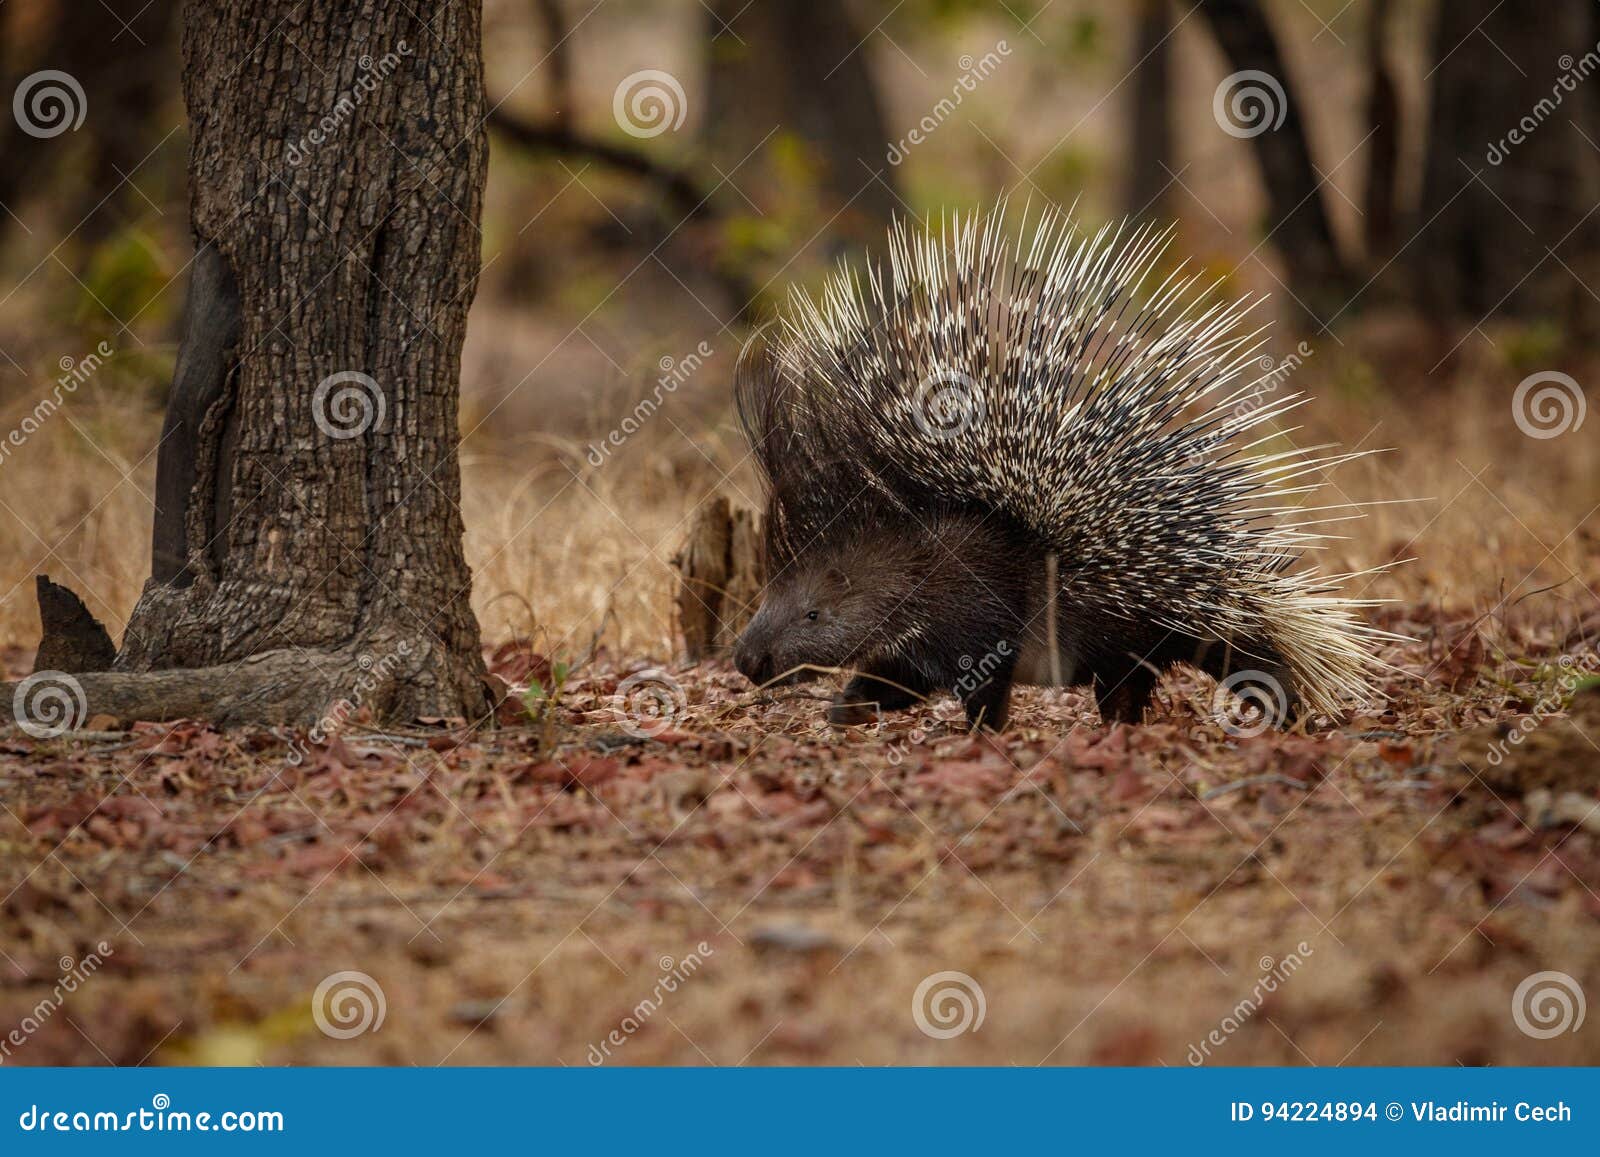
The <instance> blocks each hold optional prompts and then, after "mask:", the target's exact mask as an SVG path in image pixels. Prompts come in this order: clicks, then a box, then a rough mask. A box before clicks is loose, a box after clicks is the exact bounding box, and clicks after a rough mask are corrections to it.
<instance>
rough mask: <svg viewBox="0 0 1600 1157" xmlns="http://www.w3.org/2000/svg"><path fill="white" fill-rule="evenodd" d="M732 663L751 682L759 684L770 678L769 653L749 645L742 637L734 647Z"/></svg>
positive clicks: (770, 656) (770, 664) (770, 662)
mask: <svg viewBox="0 0 1600 1157" xmlns="http://www.w3.org/2000/svg"><path fill="white" fill-rule="evenodd" d="M733 665H734V666H735V667H737V668H738V669H739V674H741V675H743V676H744V677H745V678H746V679H748V680H750V682H752V683H756V684H761V683H765V682H766V681H767V680H768V679H770V678H772V655H771V653H770V652H767V651H763V650H760V649H758V648H755V647H751V646H749V645H747V644H746V643H745V641H744V640H743V639H741V640H739V643H738V645H737V646H736V647H735V648H734V651H733Z"/></svg>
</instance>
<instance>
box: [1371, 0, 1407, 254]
mask: <svg viewBox="0 0 1600 1157" xmlns="http://www.w3.org/2000/svg"><path fill="white" fill-rule="evenodd" d="M1391 13H1392V4H1391V0H1373V4H1372V6H1371V8H1370V9H1369V10H1368V12H1367V29H1366V41H1365V43H1366V55H1367V126H1368V130H1369V135H1368V137H1367V183H1366V190H1365V192H1364V194H1363V196H1362V219H1363V221H1364V222H1365V224H1366V228H1365V230H1364V234H1365V240H1366V251H1367V252H1366V255H1367V258H1368V260H1369V261H1374V262H1377V261H1382V260H1383V259H1384V258H1386V257H1388V256H1389V254H1390V252H1392V251H1393V249H1394V244H1395V236H1394V231H1395V201H1396V198H1397V197H1398V196H1399V184H1398V182H1399V174H1400V89H1399V86H1398V85H1397V84H1396V83H1395V78H1394V68H1393V66H1392V65H1391V64H1390V62H1389V51H1388V48H1389V18H1390V15H1391Z"/></svg>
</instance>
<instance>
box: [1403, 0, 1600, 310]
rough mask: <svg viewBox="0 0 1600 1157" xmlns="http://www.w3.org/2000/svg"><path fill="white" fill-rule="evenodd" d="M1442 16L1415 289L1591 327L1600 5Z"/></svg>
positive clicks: (1564, 1) (1474, 6) (1457, 8)
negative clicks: (1598, 9) (1534, 13)
mask: <svg viewBox="0 0 1600 1157" xmlns="http://www.w3.org/2000/svg"><path fill="white" fill-rule="evenodd" d="M1436 19H1437V23H1436V24H1435V27H1434V59H1435V61H1436V62H1437V63H1436V65H1435V69H1436V71H1435V73H1434V78H1433V101H1432V114H1431V121H1430V125H1429V135H1428V146H1427V155H1426V158H1425V162H1424V171H1423V187H1422V203H1421V205H1420V206H1419V208H1418V214H1417V215H1418V220H1417V222H1416V226H1417V228H1418V229H1419V230H1420V232H1419V234H1418V236H1417V238H1416V240H1415V241H1414V242H1413V243H1412V244H1411V245H1410V246H1409V248H1408V253H1407V256H1408V259H1409V265H1410V270H1411V274H1412V280H1413V283H1414V285H1415V288H1416V292H1417V296H1418V298H1419V300H1420V301H1421V303H1422V305H1423V307H1424V309H1426V310H1427V311H1428V312H1429V313H1430V314H1432V315H1433V316H1434V317H1435V318H1437V319H1438V320H1440V321H1445V320H1457V321H1465V322H1468V323H1471V322H1476V321H1478V320H1479V319H1482V318H1485V317H1487V316H1488V315H1490V314H1492V313H1494V314H1501V315H1504V316H1512V317H1528V318H1543V319H1552V320H1558V321H1563V322H1566V323H1568V324H1569V325H1571V326H1572V327H1573V328H1574V329H1577V330H1580V331H1582V332H1584V333H1586V334H1589V335H1592V334H1593V333H1594V332H1595V331H1596V328H1597V326H1600V308H1597V305H1596V302H1595V300H1594V297H1593V295H1592V293H1590V292H1589V290H1588V289H1586V288H1585V286H1584V283H1585V282H1587V283H1588V284H1593V283H1594V281H1595V277H1596V275H1597V274H1600V221H1597V220H1596V217H1595V216H1594V215H1592V214H1593V207H1594V205H1595V202H1596V201H1597V200H1600V153H1597V152H1596V151H1595V143H1596V142H1600V115H1597V112H1600V108H1597V106H1600V94H1597V93H1596V92H1595V85H1596V83H1597V78H1596V77H1595V76H1594V75H1593V73H1594V70H1595V69H1596V68H1597V67H1600V62H1597V60H1596V56H1595V51H1594V50H1595V41H1596V39H1597V37H1600V16H1597V14H1596V10H1595V6H1594V5H1593V4H1592V3H1588V2H1587V0H1548V2H1547V3H1544V4H1541V5H1540V6H1539V16H1538V18H1537V19H1531V18H1530V16H1529V13H1528V12H1527V11H1525V10H1524V8H1523V7H1522V6H1520V5H1515V4H1506V5H1498V4H1496V3H1495V2H1494V0H1453V2H1452V3H1449V4H1441V5H1439V8H1438V14H1437V18H1436ZM1551 250H1553V251H1554V256H1552V255H1551V252H1550V251H1551ZM1563 265H1565V268H1564V267H1563Z"/></svg>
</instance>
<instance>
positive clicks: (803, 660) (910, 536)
mask: <svg viewBox="0 0 1600 1157" xmlns="http://www.w3.org/2000/svg"><path fill="white" fill-rule="evenodd" d="M840 521H841V523H843V524H846V525H847V526H848V529H844V530H843V531H842V532H841V533H840V534H839V535H838V536H837V537H835V536H831V535H830V536H827V538H828V541H826V542H818V543H815V544H813V545H812V546H810V547H809V548H807V549H805V550H802V551H800V552H799V553H798V554H797V555H796V556H795V557H794V558H793V559H792V560H791V561H790V562H789V563H788V564H787V565H786V566H784V567H783V568H782V569H780V570H779V572H778V573H777V574H775V575H774V576H773V578H772V581H771V582H770V584H769V587H768V590H767V595H766V599H765V601H764V602H763V604H762V607H761V609H760V611H759V612H758V613H757V614H756V617H755V618H754V619H753V620H752V621H751V623H750V625H749V626H748V627H746V629H745V631H744V632H743V634H742V635H741V636H740V638H739V641H738V645H737V647H736V651H735V660H736V663H737V665H738V667H739V670H740V671H741V672H742V673H743V674H744V675H745V676H746V677H747V678H749V679H750V680H752V681H753V682H756V683H770V682H774V681H787V680H793V679H797V678H802V677H804V676H805V674H806V671H805V670H804V668H806V667H807V666H813V667H823V668H839V667H843V668H850V669H853V670H854V671H855V672H856V674H855V675H854V677H853V678H851V680H850V681H849V683H848V684H847V685H846V686H845V688H844V689H843V690H842V691H841V692H840V694H839V696H838V697H837V698H836V699H835V700H834V704H833V706H832V708H831V709H830V711H829V717H830V718H831V719H833V720H834V721H835V722H839V723H862V722H867V721H869V720H870V719H872V718H873V717H874V716H875V714H876V712H877V711H878V710H880V709H882V710H895V709H902V708H905V707H907V706H910V704H911V703H912V702H914V701H915V700H916V699H918V698H922V697H924V696H927V695H930V694H933V693H936V692H941V691H953V692H955V693H956V694H957V695H958V696H959V697H960V698H961V700H962V702H963V704H964V706H965V708H966V712H967V717H968V719H969V720H970V721H971V722H972V723H973V724H974V725H975V726H976V725H981V726H984V727H989V728H993V729H995V730H1000V729H1002V728H1004V727H1005V724H1006V720H1007V717H1008V707H1009V701H1010V694H1011V686H1012V684H1013V683H1014V682H1017V681H1019V677H1020V679H1021V681H1027V682H1045V681H1049V680H1048V672H1049V671H1050V669H1051V668H1050V664H1049V637H1048V635H1049V631H1048V626H1047V621H1046V616H1045V614H1044V606H1045V601H1046V593H1045V583H1046V552H1045V551H1044V550H1042V549H1041V548H1040V547H1039V546H1038V545H1037V543H1035V542H1032V541H1030V539H1029V537H1028V536H1027V535H1026V534H1024V533H1022V532H1020V531H1018V530H1016V529H1015V528H1012V527H1009V526H1007V525H1006V524H1005V523H1004V522H1003V521H1002V520H1001V519H999V518H997V517H993V516H991V517H982V516H979V515H976V514H969V513H945V514H935V515H931V516H929V518H928V519H927V520H926V521H925V522H924V521H923V520H921V519H917V518H912V517H903V518H898V519H896V518H890V517H888V516H886V515H885V516H882V517H881V519H880V520H873V519H871V518H866V519H863V518H859V517H848V518H846V517H841V519H840ZM1060 569H1061V573H1062V576H1063V578H1062V585H1061V587H1060V589H1059V591H1058V597H1057V606H1058V616H1057V618H1058V623H1057V631H1056V633H1057V652H1058V656H1059V671H1060V675H1061V682H1062V683H1063V684H1066V685H1073V684H1090V685H1092V686H1093V688H1094V692H1095V696H1096V699H1097V701H1098V703H1099V705H1100V712H1101V715H1102V717H1103V718H1104V719H1105V720H1106V722H1108V723H1110V722H1137V721H1139V720H1140V719H1141V718H1143V716H1144V713H1145V709H1146V708H1147V707H1148V706H1149V704H1150V702H1151V699H1152V696H1153V694H1154V691H1155V685H1156V680H1157V678H1158V677H1159V675H1160V673H1161V672H1163V671H1165V670H1166V669H1167V668H1169V667H1171V666H1172V665H1173V664H1175V663H1190V664H1194V665H1196V666H1199V667H1200V668H1201V669H1203V670H1205V671H1207V672H1209V673H1210V674H1212V675H1214V676H1216V677H1217V678H1219V679H1220V678H1224V677H1226V676H1227V675H1230V674H1232V673H1234V672H1236V671H1247V670H1259V671H1261V672H1263V673H1264V674H1266V675H1267V676H1269V677H1270V678H1271V679H1272V680H1273V681H1275V682H1276V683H1277V684H1278V685H1279V686H1281V687H1283V688H1284V689H1285V694H1287V695H1288V696H1289V702H1288V704H1287V708H1288V710H1287V712H1286V714H1293V713H1294V712H1295V710H1296V709H1297V706H1298V704H1297V702H1296V701H1295V698H1294V695H1293V692H1292V690H1288V689H1289V688H1290V687H1291V686H1292V684H1291V681H1290V678H1289V674H1288V671H1287V670H1286V669H1285V668H1284V665H1283V662H1282V659H1281V657H1280V656H1279V655H1278V654H1277V652H1276V650H1275V649H1274V648H1273V647H1272V646H1271V645H1270V644H1269V643H1267V642H1266V641H1265V640H1248V641H1244V642H1241V643H1239V644H1237V645H1234V646H1231V647H1230V646H1228V645H1226V644H1223V643H1217V642H1212V643H1207V642H1205V641H1202V640H1201V639H1199V638H1197V637H1194V636H1191V635H1186V634H1183V633H1181V632H1178V631H1175V630H1170V629H1168V628H1166V627H1164V626H1161V625H1160V624H1159V623H1158V622H1157V620H1158V619H1160V618H1163V617H1167V618H1170V617H1171V616H1164V615H1163V613H1162V609H1161V608H1157V607H1152V608H1149V610H1148V613H1147V614H1146V615H1144V616H1141V617H1140V618H1138V619H1134V618H1130V617H1127V616H1125V615H1122V614H1116V613H1112V612H1111V611H1109V610H1108V609H1106V608H1105V607H1102V606H1098V605H1096V601H1095V599H1094V597H1093V594H1092V592H1085V591H1078V590H1074V589H1072V587H1071V584H1070V573H1071V567H1070V560H1062V566H1061V568H1060ZM1019 664H1021V669H1020V670H1019Z"/></svg>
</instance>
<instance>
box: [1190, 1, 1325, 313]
mask: <svg viewBox="0 0 1600 1157" xmlns="http://www.w3.org/2000/svg"><path fill="white" fill-rule="evenodd" d="M1200 7H1201V10H1202V11H1203V12H1204V13H1205V16H1206V20H1207V22H1208V23H1209V24H1210V27H1211V32H1212V34H1213V35H1214V36H1215V37H1216V39H1217V43H1218V44H1219V45H1220V46H1221V47H1222V53H1223V55H1224V56H1225V57H1227V61H1228V67H1229V68H1231V69H1233V70H1234V77H1230V80H1232V79H1234V78H1235V77H1238V74H1239V73H1245V72H1251V73H1264V74H1265V75H1266V76H1267V77H1270V78H1271V79H1272V80H1273V81H1274V82H1276V84H1277V86H1278V89H1279V91H1278V92H1272V91H1271V89H1270V87H1263V86H1264V85H1265V82H1261V81H1255V80H1251V79H1250V78H1243V77H1240V78H1238V81H1239V83H1240V84H1241V85H1248V86H1251V87H1253V88H1258V89H1260V91H1262V92H1264V93H1265V98H1264V106H1263V107H1262V108H1261V110H1260V111H1262V113H1263V114H1264V117H1265V118H1266V119H1265V123H1257V124H1253V125H1252V126H1251V128H1250V130H1249V131H1248V132H1246V133H1242V134H1241V135H1247V136H1248V137H1249V139H1250V144H1251V145H1252V146H1254V151H1255V157H1256V163H1257V165H1258V167H1259V168H1260V170H1261V181H1262V184H1263V185H1264V186H1265V187H1266V193H1267V229H1268V232H1269V234H1270V236H1271V238H1272V244H1273V245H1274V246H1275V247H1276V248H1277V250H1278V252H1279V253H1280V254H1282V255H1283V260H1284V264H1285V266H1287V268H1288V271H1289V289H1290V291H1291V292H1292V293H1293V294H1294V296H1295V297H1296V298H1297V299H1298V303H1299V305H1300V308H1301V309H1302V311H1304V313H1305V314H1307V315H1309V317H1308V318H1307V319H1306V320H1310V321H1314V322H1317V323H1318V324H1321V322H1322V320H1323V319H1324V318H1327V317H1329V316H1331V315H1332V313H1333V312H1334V311H1335V310H1338V309H1340V308H1342V307H1343V305H1344V302H1345V291H1346V288H1347V281H1348V278H1347V276H1346V271H1345V266H1344V261H1343V259H1342V258H1341V257H1340V256H1339V247H1338V243H1337V241H1336V240H1335V237H1334V232H1333V223H1332V221H1331V220H1330V219H1329V217H1328V211H1327V206H1326V205H1325V204H1324V202H1323V199H1322V189H1321V182H1320V180H1319V179H1318V177H1317V173H1316V169H1315V168H1314V167H1313V166H1312V163H1311V145H1310V142H1309V141H1308V139H1307V137H1306V128H1305V122H1304V121H1303V120H1302V119H1301V116H1300V109H1301V102H1300V100H1299V98H1298V96H1297V95H1296V89H1295V86H1294V84H1293V83H1291V80H1290V77H1289V70H1288V66H1287V64H1286V63H1285V61H1284V58H1283V53H1282V52H1281V51H1280V50H1279V48H1278V40H1277V37H1276V36H1275V35H1274V34H1273V31H1272V25H1271V24H1270V23H1269V22H1268V20H1267V16H1266V13H1265V12H1263V11H1262V10H1261V5H1260V4H1259V2H1258V0H1202V2H1201V5H1200ZM1224 83H1225V84H1226V83H1227V82H1224Z"/></svg>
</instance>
